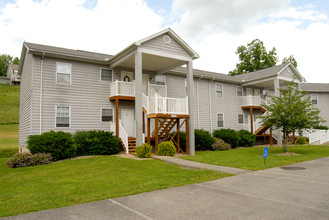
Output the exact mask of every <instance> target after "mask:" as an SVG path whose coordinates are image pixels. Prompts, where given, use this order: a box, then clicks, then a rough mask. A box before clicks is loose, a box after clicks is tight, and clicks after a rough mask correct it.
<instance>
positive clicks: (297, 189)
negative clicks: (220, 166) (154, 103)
mask: <svg viewBox="0 0 329 220" xmlns="http://www.w3.org/2000/svg"><path fill="white" fill-rule="evenodd" d="M328 168H329V157H327V158H322V159H317V160H313V161H307V162H302V163H298V164H293V165H289V166H283V167H277V168H271V169H267V170H261V171H254V172H248V173H243V174H239V175H236V176H231V177H226V178H222V179H218V180H214V181H210V182H203V183H197V184H191V185H186V186H181V187H174V188H170V189H164V190H158V191H153V192H147V193H141V194H137V195H132V196H127V197H119V198H114V199H108V200H103V201H98V202H92V203H86V204H81V205H75V206H70V207H64V208H58V209H52V210H45V211H40V212H35V213H28V214H24V215H18V216H13V217H8V218H4V219H10V220H13V219H14V220H34V219H47V220H53V219H54V220H55V219H56V220H57V219H61V220H66V219H79V220H84V219H86V220H87V219H148V220H149V219H178V220H185V219H186V220H192V219H285V220H286V219H298V220H304V219H305V220H306V219H307V220H308V219H317V220H318V219H326V220H328V219H329V169H328ZM17 208H19V207H17Z"/></svg>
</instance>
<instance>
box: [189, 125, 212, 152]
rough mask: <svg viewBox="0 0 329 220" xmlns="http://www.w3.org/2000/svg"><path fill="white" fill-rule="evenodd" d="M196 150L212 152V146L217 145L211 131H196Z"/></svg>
mask: <svg viewBox="0 0 329 220" xmlns="http://www.w3.org/2000/svg"><path fill="white" fill-rule="evenodd" d="M194 139H195V150H198V151H201V150H212V144H213V143H215V140H214V138H213V137H212V136H211V134H210V133H209V131H206V130H203V129H195V130H194Z"/></svg>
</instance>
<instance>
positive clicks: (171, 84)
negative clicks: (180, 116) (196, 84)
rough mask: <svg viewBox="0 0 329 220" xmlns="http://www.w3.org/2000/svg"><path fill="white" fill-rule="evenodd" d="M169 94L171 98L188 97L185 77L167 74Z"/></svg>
mask: <svg viewBox="0 0 329 220" xmlns="http://www.w3.org/2000/svg"><path fill="white" fill-rule="evenodd" d="M166 86H167V96H168V97H170V98H182V99H184V98H186V94H185V77H184V76H177V75H169V74H167V75H166Z"/></svg>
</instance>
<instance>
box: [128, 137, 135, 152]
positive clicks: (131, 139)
mask: <svg viewBox="0 0 329 220" xmlns="http://www.w3.org/2000/svg"><path fill="white" fill-rule="evenodd" d="M128 151H129V153H135V152H136V138H134V137H129V138H128Z"/></svg>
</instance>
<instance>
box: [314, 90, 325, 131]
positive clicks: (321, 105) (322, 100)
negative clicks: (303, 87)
mask: <svg viewBox="0 0 329 220" xmlns="http://www.w3.org/2000/svg"><path fill="white" fill-rule="evenodd" d="M310 94H317V95H318V104H317V105H315V107H317V108H318V109H319V110H320V116H321V117H322V118H323V119H324V120H326V122H324V123H321V124H323V125H325V126H328V127H329V111H328V109H329V92H323V93H322V92H321V93H310Z"/></svg>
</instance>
